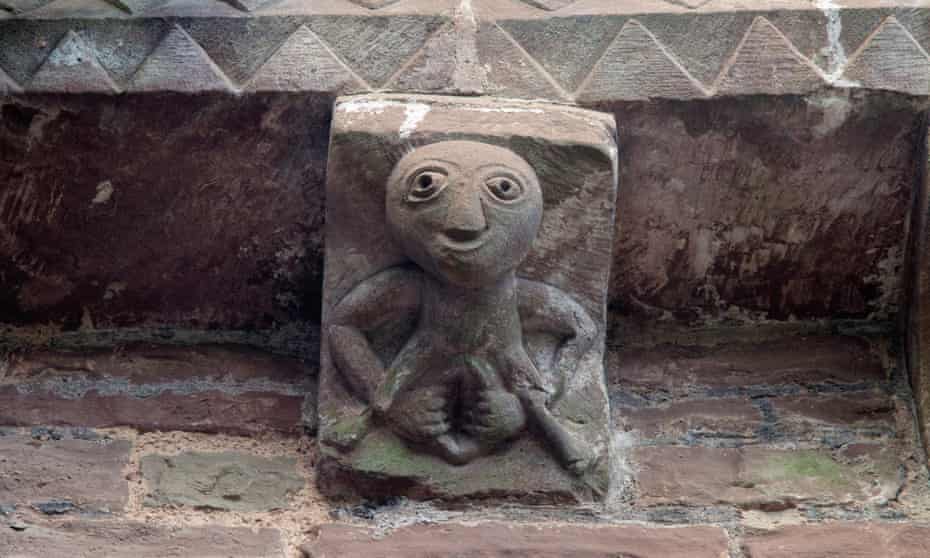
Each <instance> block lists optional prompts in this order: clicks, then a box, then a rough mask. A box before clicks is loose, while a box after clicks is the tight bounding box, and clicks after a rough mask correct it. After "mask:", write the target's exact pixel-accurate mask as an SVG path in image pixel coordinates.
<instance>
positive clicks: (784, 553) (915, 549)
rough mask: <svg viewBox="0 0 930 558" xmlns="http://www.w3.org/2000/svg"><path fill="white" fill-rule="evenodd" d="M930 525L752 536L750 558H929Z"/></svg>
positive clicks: (747, 545) (747, 546) (837, 527)
mask: <svg viewBox="0 0 930 558" xmlns="http://www.w3.org/2000/svg"><path fill="white" fill-rule="evenodd" d="M928 540H930V525H927V524H913V523H831V524H823V525H799V526H791V527H784V528H781V529H779V530H777V531H772V532H770V533H763V534H756V535H748V536H746V537H745V538H744V542H743V552H744V553H745V554H746V556H747V558H926V557H927V556H930V550H928V547H927V541H928Z"/></svg>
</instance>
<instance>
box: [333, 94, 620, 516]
mask: <svg viewBox="0 0 930 558" xmlns="http://www.w3.org/2000/svg"><path fill="white" fill-rule="evenodd" d="M374 116H377V117H374ZM612 126H613V124H612V122H611V121H610V120H605V119H603V118H602V116H601V115H599V114H597V113H592V112H588V111H577V110H575V109H564V108H558V107H551V106H546V105H540V104H525V103H519V102H511V103H506V104H503V105H501V104H500V103H493V104H489V103H487V102H486V101H484V100H459V101H452V100H450V99H448V98H438V97H409V98H405V97H399V96H398V97H395V96H370V97H362V98H354V99H353V98H347V99H346V100H344V101H343V102H341V103H339V104H338V105H337V108H336V120H335V123H334V131H333V140H332V147H331V149H330V158H329V162H328V164H329V167H328V176H329V188H328V191H327V199H328V207H327V271H326V288H325V290H324V324H325V326H324V331H326V332H327V333H328V335H327V336H326V337H325V340H324V345H323V353H322V355H323V357H322V363H323V364H322V376H321V389H320V430H321V438H320V439H321V445H322V448H323V451H324V453H325V456H326V458H327V460H328V461H327V463H325V464H324V467H323V471H324V473H325V474H326V475H330V478H333V479H336V478H340V477H343V476H345V477H352V476H355V477H358V478H359V479H361V480H367V481H371V482H370V484H361V482H358V483H354V484H353V485H352V486H353V487H354V488H356V489H360V490H362V491H366V492H368V491H377V490H379V489H380V491H382V493H386V494H397V493H410V494H412V495H415V496H424V495H430V494H433V495H442V496H449V497H457V496H496V495H512V496H514V497H524V498H527V497H528V498H534V499H536V498H539V499H543V498H554V499H563V498H581V499H588V498H591V497H598V496H602V495H603V490H604V489H605V488H606V481H607V477H606V475H607V470H606V459H605V457H606V452H607V440H608V438H607V419H608V417H607V401H606V393H605V391H604V386H603V383H602V368H601V366H602V365H601V354H602V353H601V350H602V349H601V347H602V345H601V343H603V335H604V329H605V328H604V306H603V304H604V298H603V297H604V295H605V291H604V286H605V283H604V281H605V280H606V278H607V269H606V268H605V267H604V265H605V264H606V263H607V260H605V257H606V256H607V254H608V253H609V246H610V239H609V236H610V230H611V229H612V211H611V208H612V206H613V197H614V195H615V194H614V192H613V182H612V180H613V168H612V163H611V160H612V157H613V154H614V151H613V149H614V148H613V144H612V140H611V137H610V134H611V129H612ZM453 139H454V140H456V141H454V142H453V141H450V140H453ZM466 140H467V141H466ZM411 146H419V147H418V148H415V149H412V150H411ZM498 146H500V147H498ZM503 146H506V147H507V148H509V149H504V148H503ZM372 152H376V153H381V154H382V155H383V156H381V157H372V156H371V153H372ZM397 161H399V162H398V163H396V165H397V166H396V167H395V166H394V165H395V162H397ZM360 169H364V174H362V175H359V170H360ZM488 169H493V172H492V170H488ZM407 173H412V174H410V176H407ZM495 173H496V174H495ZM347 176H353V177H355V176H364V177H365V178H364V180H355V181H348V182H347V181H346V180H345V177H347ZM463 177H464V178H463ZM537 177H538V178H537ZM414 179H416V180H414ZM447 183H448V186H447ZM498 188H500V190H499V189H498ZM420 189H422V191H421V190H420ZM511 194H512V195H515V196H516V197H514V198H510V197H508V196H510V195H511ZM427 202H428V203H429V205H424V204H425V203H427ZM420 209H422V211H420ZM439 215H443V216H445V217H441V218H440V217H434V216H439ZM437 219H438V220H437ZM359 223H364V225H363V226H359ZM476 223H477V224H476ZM480 223H484V224H480ZM440 227H441V228H440ZM437 228H438V231H439V232H436V230H437ZM537 231H538V236H537ZM534 238H535V242H534ZM442 239H448V241H444V240H442ZM444 242H445V243H444ZM456 243H458V244H456ZM462 243H465V244H464V246H466V247H467V248H465V249H466V250H468V252H467V253H468V256H467V259H465V260H463V259H460V258H461V257H466V256H460V255H456V254H459V253H462V248H456V247H457V246H459V245H460V244H462ZM476 243H477V244H476ZM450 254H451V255H450ZM418 285H419V286H418ZM476 293H477V294H476ZM417 315H420V316H421V319H420V320H419V323H418V321H417V320H416V319H414V318H413V317H414V316H417ZM524 339H525V341H524ZM398 363H401V364H398ZM405 363H408V364H405ZM408 367H409V372H407V370H408ZM568 378H571V381H568ZM543 389H547V390H548V391H549V392H551V393H552V401H551V402H546V401H543V400H542V399H541V398H540V394H541V393H542V390H543ZM492 396H493V397H492ZM421 397H422V398H425V399H418V398H421ZM449 409H454V410H449ZM469 411H471V413H472V415H473V417H472V418H468V416H467V415H468V413H469ZM433 415H435V416H436V417H437V418H436V419H433V418H430V417H432V416H433ZM474 420H477V421H478V423H480V427H479V426H478V425H476V424H475V423H473V422H472V421H474ZM430 421H432V422H430ZM433 422H435V423H436V424H433ZM528 424H530V425H535V428H533V427H529V428H527V425H528ZM350 482H351V481H350ZM325 484H330V485H331V487H330V489H331V490H333V491H334V492H338V491H339V488H333V487H335V486H338V485H337V484H336V483H334V482H333V483H330V482H327V483H325ZM379 484H380V486H377V485H379Z"/></svg>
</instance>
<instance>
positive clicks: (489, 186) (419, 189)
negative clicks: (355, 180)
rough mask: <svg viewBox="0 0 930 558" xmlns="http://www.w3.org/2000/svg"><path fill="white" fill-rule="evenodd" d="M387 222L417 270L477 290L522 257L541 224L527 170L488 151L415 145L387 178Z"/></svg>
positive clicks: (496, 150)
mask: <svg viewBox="0 0 930 558" xmlns="http://www.w3.org/2000/svg"><path fill="white" fill-rule="evenodd" d="M386 204H387V207H386V210H387V222H388V227H389V228H390V230H391V233H392V234H393V235H394V238H395V239H397V241H398V242H400V244H401V246H403V248H404V250H405V252H406V253H407V255H408V256H409V257H410V258H411V259H412V260H413V261H414V262H416V263H417V264H418V265H420V267H422V268H423V269H424V270H425V271H427V272H428V273H431V274H433V275H434V276H436V277H438V278H441V279H444V280H446V281H448V282H449V283H453V284H455V285H459V286H464V287H480V286H483V285H487V284H490V283H493V282H494V281H496V280H497V279H499V278H501V277H502V276H503V275H505V274H506V273H508V272H510V271H513V270H514V269H516V268H517V266H519V265H520V262H522V261H523V259H524V258H525V257H526V255H527V254H528V253H529V251H530V247H531V246H532V245H533V240H534V239H535V238H536V233H537V231H538V230H539V222H540V220H541V219H542V207H543V202H542V191H541V190H540V188H539V180H538V179H537V178H536V173H535V172H533V169H532V168H531V167H530V166H529V164H528V163H527V162H526V161H525V160H523V158H521V157H520V156H519V155H517V154H516V153H514V152H512V151H510V150H509V149H504V148H502V147H497V146H493V145H488V144H484V143H478V142H471V141H445V142H439V143H434V144H431V145H427V146H424V147H420V148H418V149H415V150H413V151H411V152H410V153H408V154H407V155H406V156H404V158H403V159H401V160H400V162H399V163H397V166H396V167H395V168H394V171H393V172H392V173H391V177H390V179H389V180H388V190H387V201H386Z"/></svg>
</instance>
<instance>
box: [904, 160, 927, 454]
mask: <svg viewBox="0 0 930 558" xmlns="http://www.w3.org/2000/svg"><path fill="white" fill-rule="evenodd" d="M923 164H924V173H923V180H922V181H921V188H920V189H919V190H918V191H917V196H916V198H915V200H914V204H915V207H914V223H913V225H912V226H913V234H912V241H911V251H912V253H913V254H914V255H913V260H912V262H911V268H910V270H909V275H908V276H909V278H910V284H911V289H910V292H909V293H908V299H909V300H908V302H909V304H908V314H907V325H908V327H907V333H906V336H905V340H906V345H907V366H908V372H909V377H910V381H911V386H912V387H913V390H914V399H915V400H916V403H917V411H918V425H919V426H918V428H919V429H920V431H921V434H922V436H923V439H924V440H930V150H928V149H924V151H923ZM925 449H926V448H925Z"/></svg>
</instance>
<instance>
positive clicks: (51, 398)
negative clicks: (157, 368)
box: [0, 386, 304, 435]
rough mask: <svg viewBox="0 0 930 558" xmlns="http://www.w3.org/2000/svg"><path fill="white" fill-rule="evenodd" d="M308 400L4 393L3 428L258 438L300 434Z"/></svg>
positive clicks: (204, 394)
mask: <svg viewBox="0 0 930 558" xmlns="http://www.w3.org/2000/svg"><path fill="white" fill-rule="evenodd" d="M303 405H304V396H302V395H300V396H298V395H282V394H280V393H269V392H261V391H258V392H252V393H248V394H229V393H223V392H222V391H218V390H205V391H201V392H198V393H196V394H188V395H182V394H177V393H171V392H166V393H162V394H160V395H158V396H154V397H147V398H138V397H132V396H126V395H116V396H104V395H100V394H99V393H97V392H91V393H88V394H87V395H85V396H84V397H81V398H79V399H66V398H63V397H60V396H56V395H52V394H49V393H47V392H46V393H41V392H39V393H27V394H23V393H21V392H19V391H17V389H16V387H13V386H5V387H2V388H0V424H5V425H11V426H31V425H35V424H53V425H60V426H92V427H99V428H103V427H111V426H131V427H135V428H138V429H140V430H143V431H152V430H164V431H167V430H186V431H195V432H224V433H229V434H242V435H248V434H259V433H262V432H267V431H269V430H271V431H277V432H283V433H297V432H299V431H300V427H301V421H302V420H303V413H302V407H303Z"/></svg>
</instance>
